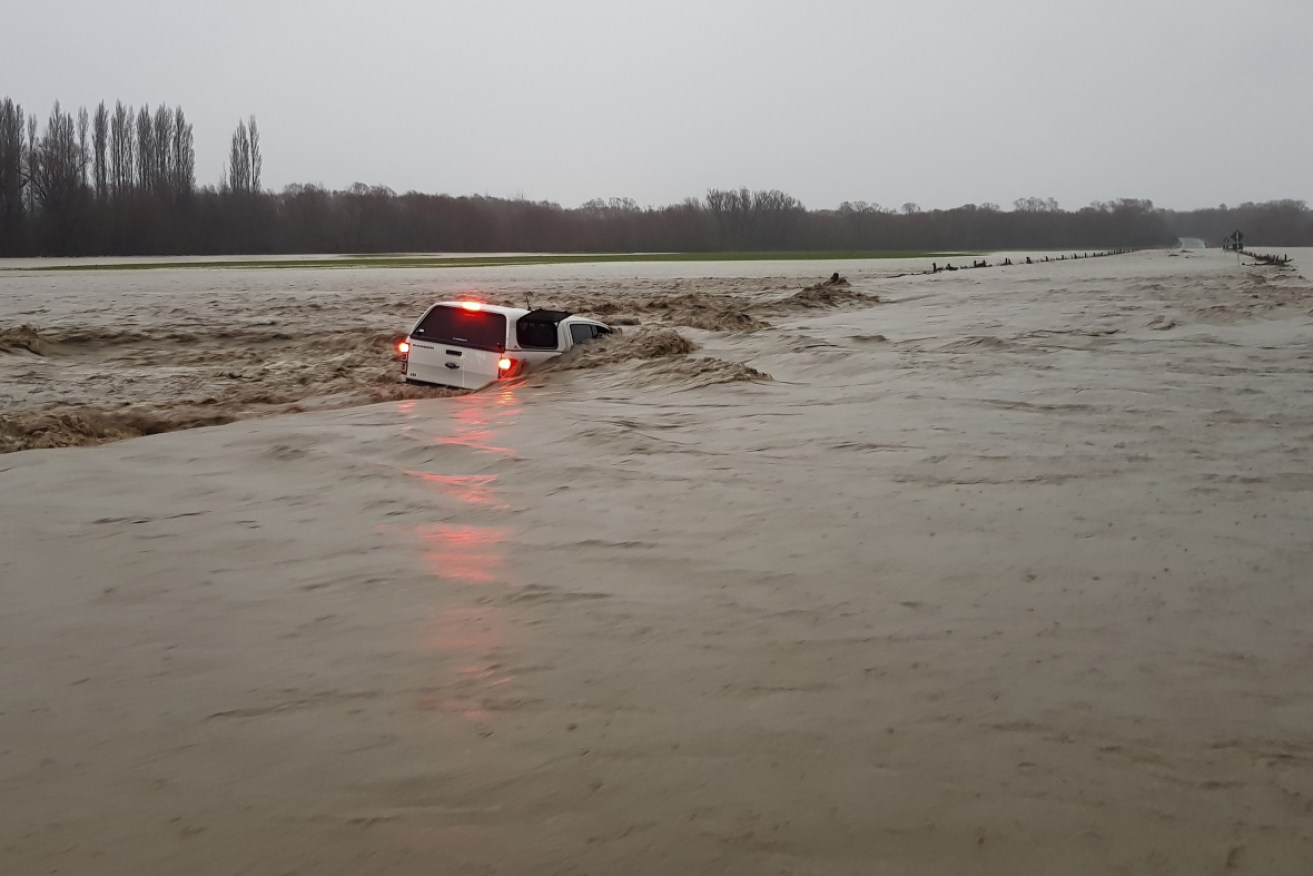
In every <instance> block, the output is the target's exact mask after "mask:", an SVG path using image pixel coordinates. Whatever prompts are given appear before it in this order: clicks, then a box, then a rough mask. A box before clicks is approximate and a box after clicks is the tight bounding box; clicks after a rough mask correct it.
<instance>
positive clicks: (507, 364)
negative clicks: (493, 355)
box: [497, 356, 515, 373]
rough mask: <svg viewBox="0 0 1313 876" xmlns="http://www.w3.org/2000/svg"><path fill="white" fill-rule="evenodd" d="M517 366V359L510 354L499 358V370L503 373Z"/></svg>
mask: <svg viewBox="0 0 1313 876" xmlns="http://www.w3.org/2000/svg"><path fill="white" fill-rule="evenodd" d="M514 367H515V360H514V359H511V358H510V357H508V356H502V357H501V358H500V359H498V360H497V370H498V371H501V372H503V373H505V372H508V371H510V370H511V369H512V368H514Z"/></svg>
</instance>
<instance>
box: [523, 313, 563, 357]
mask: <svg viewBox="0 0 1313 876" xmlns="http://www.w3.org/2000/svg"><path fill="white" fill-rule="evenodd" d="M515 339H516V340H517V341H519V343H520V346H521V347H523V348H525V349H526V350H527V349H537V350H555V349H558V347H557V343H558V342H557V338H556V323H554V322H538V321H536V320H527V319H521V320H520V321H519V322H517V323H516V324H515Z"/></svg>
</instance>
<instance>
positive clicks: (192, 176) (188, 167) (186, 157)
mask: <svg viewBox="0 0 1313 876" xmlns="http://www.w3.org/2000/svg"><path fill="white" fill-rule="evenodd" d="M170 166H171V167H172V168H173V191H174V194H175V195H178V196H187V195H190V194H191V193H192V190H193V189H194V188H195V187H196V151H195V149H194V147H193V144H192V131H191V124H190V123H189V122H188V121H187V117H186V116H184V115H183V112H182V107H178V108H176V109H175V110H174V111H173V157H172V160H171V162H170Z"/></svg>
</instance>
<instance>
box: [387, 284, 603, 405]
mask: <svg viewBox="0 0 1313 876" xmlns="http://www.w3.org/2000/svg"><path fill="white" fill-rule="evenodd" d="M612 331H613V329H611V327H610V326H607V325H604V324H602V323H600V322H598V321H597V320H594V319H587V318H585V317H582V316H575V315H573V314H570V313H566V312H565V311H563V310H525V309H523V308H519V307H502V306H500V305H497V304H484V303H483V302H481V301H439V302H438V303H437V304H434V305H433V306H432V307H430V308H429V309H428V310H426V311H424V315H423V316H421V317H420V318H419V321H418V322H416V323H415V327H414V328H412V329H411V330H410V334H409V335H407V336H406V338H405V340H403V341H401V342H400V343H399V344H398V345H397V351H398V352H399V353H400V354H401V358H402V366H401V371H402V376H403V377H404V378H405V380H406V382H407V383H432V384H437V385H439V386H454V387H456V388H458V389H469V390H475V389H482V388H483V387H485V386H487V385H488V384H490V383H494V382H496V381H498V380H505V379H507V378H510V377H516V376H518V375H520V374H523V373H524V372H525V371H527V370H528V369H529V368H531V367H532V366H534V365H537V364H538V363H540V362H545V361H547V360H548V359H551V358H553V357H556V356H559V355H561V354H562V353H564V352H565V351H566V350H568V349H570V348H571V347H573V346H574V345H575V344H583V343H587V342H588V341H592V340H595V339H597V338H602V337H606V336H607V335H610V334H611V333H612Z"/></svg>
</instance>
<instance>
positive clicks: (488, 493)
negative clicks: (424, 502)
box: [406, 470, 507, 508]
mask: <svg viewBox="0 0 1313 876" xmlns="http://www.w3.org/2000/svg"><path fill="white" fill-rule="evenodd" d="M406 474H408V475H410V476H411V477H415V478H420V479H421V480H424V481H427V482H429V483H430V484H433V485H434V486H435V487H437V488H438V489H439V490H441V491H442V492H443V493H446V494H447V495H449V496H451V497H453V498H455V499H458V500H460V501H461V502H467V503H469V504H471V505H485V506H491V507H494V508H506V507H507V506H506V505H504V504H502V503H500V502H497V501H496V500H495V499H494V498H493V496H494V495H495V493H496V490H495V489H494V488H493V486H492V485H493V484H494V483H496V482H497V476H496V475H440V474H432V473H430V472H426V471H410V470H406Z"/></svg>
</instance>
